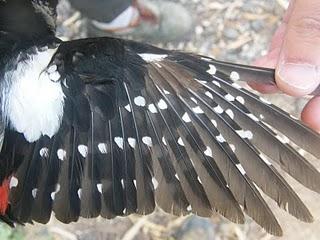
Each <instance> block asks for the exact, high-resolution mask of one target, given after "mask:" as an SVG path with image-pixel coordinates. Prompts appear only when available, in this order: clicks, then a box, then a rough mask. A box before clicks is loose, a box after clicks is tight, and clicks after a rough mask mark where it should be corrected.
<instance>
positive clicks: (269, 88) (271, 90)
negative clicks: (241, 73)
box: [248, 82, 278, 93]
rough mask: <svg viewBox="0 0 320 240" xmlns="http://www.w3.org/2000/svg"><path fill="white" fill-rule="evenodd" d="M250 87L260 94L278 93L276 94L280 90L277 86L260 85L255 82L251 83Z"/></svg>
mask: <svg viewBox="0 0 320 240" xmlns="http://www.w3.org/2000/svg"><path fill="white" fill-rule="evenodd" d="M248 85H249V86H250V87H251V88H253V89H254V90H256V91H258V92H260V93H276V92H278V88H277V87H276V86H275V85H266V84H259V83H255V82H249V83H248Z"/></svg>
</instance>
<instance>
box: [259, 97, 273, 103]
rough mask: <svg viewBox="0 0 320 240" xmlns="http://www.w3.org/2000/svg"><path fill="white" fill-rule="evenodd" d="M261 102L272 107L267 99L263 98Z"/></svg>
mask: <svg viewBox="0 0 320 240" xmlns="http://www.w3.org/2000/svg"><path fill="white" fill-rule="evenodd" d="M259 99H260V101H261V102H263V103H265V104H267V105H271V102H269V101H268V100H267V99H265V98H263V97H259Z"/></svg>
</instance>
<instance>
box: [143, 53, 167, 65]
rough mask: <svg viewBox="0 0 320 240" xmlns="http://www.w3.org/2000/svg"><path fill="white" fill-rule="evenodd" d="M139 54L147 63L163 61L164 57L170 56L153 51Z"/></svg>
mask: <svg viewBox="0 0 320 240" xmlns="http://www.w3.org/2000/svg"><path fill="white" fill-rule="evenodd" d="M138 55H139V56H140V57H141V58H142V59H143V60H144V61H146V62H147V63H151V62H158V61H162V60H163V59H165V58H166V57H168V55H167V54H153V53H140V54H138Z"/></svg>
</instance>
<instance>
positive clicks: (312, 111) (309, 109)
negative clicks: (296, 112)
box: [301, 96, 320, 132]
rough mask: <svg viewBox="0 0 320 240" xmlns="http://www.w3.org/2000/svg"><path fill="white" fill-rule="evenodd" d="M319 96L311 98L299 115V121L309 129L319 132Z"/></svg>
mask: <svg viewBox="0 0 320 240" xmlns="http://www.w3.org/2000/svg"><path fill="white" fill-rule="evenodd" d="M319 116H320V96H317V97H314V98H312V99H311V100H310V101H309V102H308V103H307V104H306V106H305V107H304V109H303V110H302V113H301V120H302V121H303V122H304V123H305V124H306V125H307V126H309V127H310V128H312V129H314V130H315V131H317V132H320V117H319Z"/></svg>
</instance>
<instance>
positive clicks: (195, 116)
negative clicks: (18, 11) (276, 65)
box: [1, 38, 320, 235]
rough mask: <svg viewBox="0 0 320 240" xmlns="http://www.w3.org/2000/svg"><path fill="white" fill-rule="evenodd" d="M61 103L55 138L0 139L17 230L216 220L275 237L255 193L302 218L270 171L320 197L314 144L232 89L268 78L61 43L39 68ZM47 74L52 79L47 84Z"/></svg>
mask: <svg viewBox="0 0 320 240" xmlns="http://www.w3.org/2000/svg"><path fill="white" fill-rule="evenodd" d="M51 66H56V67H53V68H51V70H52V69H53V70H55V71H57V72H58V75H57V74H56V75H54V76H55V77H54V78H53V79H54V80H55V83H56V84H59V86H61V89H62V90H63V94H64V107H63V115H62V118H61V120H60V121H61V123H60V127H59V130H58V131H57V132H56V133H55V134H54V136H52V137H48V136H41V137H40V138H38V139H37V140H36V141H34V142H28V141H27V140H26V138H25V135H24V132H23V131H22V132H20V133H17V131H15V130H14V129H12V128H11V129H7V130H6V133H5V138H4V143H3V148H2V152H1V155H2V159H4V161H2V165H3V167H2V169H6V171H2V176H1V177H2V179H4V178H5V177H8V176H12V177H11V183H10V186H11V189H10V204H11V209H10V211H11V213H12V215H13V216H14V217H15V218H16V219H18V220H19V221H20V222H30V221H37V222H41V223H46V222H48V220H49V218H50V215H51V212H52V211H53V212H54V213H55V217H56V218H57V219H58V220H60V221H62V222H65V223H68V222H71V221H77V220H78V218H79V217H80V216H82V217H97V216H102V217H106V218H112V217H115V216H124V215H129V214H132V213H138V214H148V213H151V212H152V211H153V210H154V208H155V206H159V207H160V208H162V209H163V210H164V211H166V212H169V213H172V214H175V215H186V214H188V213H191V212H192V213H195V214H197V215H199V216H204V217H210V216H211V215H213V214H215V213H216V212H218V213H220V214H221V215H223V216H224V217H226V218H228V219H230V220H231V221H233V222H237V223H242V222H244V214H243V212H245V213H246V214H247V215H249V216H250V217H251V218H253V219H254V220H255V221H256V222H257V223H258V224H259V225H261V226H262V227H263V228H264V229H266V231H268V232H269V233H272V234H275V235H281V234H282V230H281V227H280V225H279V224H278V222H277V220H276V218H275V217H274V215H273V213H272V211H271V210H270V208H269V207H268V205H267V204H266V202H265V201H264V199H263V198H262V196H261V194H260V192H259V191H258V188H259V189H261V190H262V191H263V192H264V193H265V194H267V195H268V196H270V197H271V198H272V199H274V200H275V201H276V202H277V204H278V206H279V207H281V208H283V209H284V210H285V211H287V212H289V213H290V214H292V215H293V216H295V217H296V218H298V219H300V220H302V221H306V222H311V221H312V220H313V217H312V215H311V214H310V212H309V211H308V209H307V208H306V207H305V205H304V204H303V202H302V201H301V200H300V199H299V197H298V196H297V194H296V193H295V192H294V190H293V189H292V188H291V187H290V186H289V184H288V183H287V182H286V181H285V180H284V178H283V177H282V176H281V175H280V174H279V173H278V171H277V170H276V168H275V167H274V166H273V164H276V165H279V166H280V167H281V168H282V169H283V170H285V171H286V172H287V173H288V174H290V175H291V176H292V177H294V178H295V179H296V180H297V181H299V182H300V183H302V184H303V185H305V186H306V187H308V188H310V189H312V190H314V191H316V192H320V184H319V182H320V175H319V172H318V171H317V170H316V169H315V168H314V167H313V166H312V165H311V164H310V163H309V162H308V161H306V160H305V159H304V158H303V156H301V155H300V154H299V153H298V152H297V151H296V150H295V149H294V148H293V147H291V146H290V145H289V144H288V142H289V141H288V139H290V140H292V141H293V142H294V143H295V144H297V145H298V146H299V147H301V148H302V149H304V150H306V151H308V152H310V153H311V154H313V155H314V156H316V157H320V148H319V146H320V136H319V135H318V134H317V133H315V132H314V131H312V130H310V129H309V128H307V127H306V126H304V125H303V124H302V123H301V122H299V121H298V120H296V119H294V118H292V117H291V116H290V115H288V114H287V113H285V112H284V111H282V110H281V109H279V108H277V107H275V106H274V105H272V104H271V103H269V102H267V101H265V100H264V99H262V98H260V97H258V96H256V95H254V94H252V93H250V92H249V91H247V90H245V89H243V88H241V87H240V86H239V85H238V84H237V83H236V81H237V80H239V79H241V80H247V81H251V80H253V79H255V80H257V81H270V82H271V81H272V77H273V73H272V71H269V70H266V69H255V68H252V67H248V66H241V65H234V64H227V63H222V62H217V61H215V60H214V59H210V58H206V57H201V56H196V55H191V54H186V53H181V52H172V51H166V50H162V49H158V48H155V47H152V46H149V45H144V44H139V43H135V42H131V41H124V40H118V39H112V38H101V39H86V40H77V41H71V42H65V43H61V45H60V46H59V48H58V50H57V52H56V53H55V55H54V57H53V58H52V61H51V62H50V64H49V66H48V68H50V67H51ZM57 76H58V77H57Z"/></svg>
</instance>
